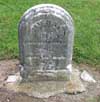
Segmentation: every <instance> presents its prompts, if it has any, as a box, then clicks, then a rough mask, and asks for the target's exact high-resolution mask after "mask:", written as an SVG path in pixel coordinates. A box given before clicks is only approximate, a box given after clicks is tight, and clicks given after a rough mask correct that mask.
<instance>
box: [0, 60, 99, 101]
mask: <svg viewBox="0 0 100 102" xmlns="http://www.w3.org/2000/svg"><path fill="white" fill-rule="evenodd" d="M18 64H19V61H18V60H16V59H13V60H3V61H0V86H1V88H0V102H100V71H96V70H95V68H92V67H89V66H87V65H82V64H81V65H78V68H79V70H87V71H88V72H89V73H90V74H91V75H92V76H93V77H94V78H95V79H96V80H97V83H96V84H93V83H91V84H90V83H88V84H89V85H88V87H87V91H86V92H84V93H79V94H77V95H70V94H66V93H61V94H57V95H56V96H52V97H49V98H47V99H43V98H42V99H40V98H35V97H30V96H28V95H27V94H24V93H15V92H14V91H10V90H7V89H4V88H2V85H4V84H3V83H4V81H5V80H6V79H7V77H8V75H11V74H14V73H16V72H18V71H19V67H18ZM75 67H77V65H75Z"/></svg>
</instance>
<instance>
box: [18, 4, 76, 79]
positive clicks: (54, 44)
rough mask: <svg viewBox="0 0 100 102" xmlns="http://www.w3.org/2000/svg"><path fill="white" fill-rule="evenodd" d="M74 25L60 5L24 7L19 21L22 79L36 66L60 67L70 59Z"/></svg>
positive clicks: (40, 68) (69, 61)
mask: <svg viewBox="0 0 100 102" xmlns="http://www.w3.org/2000/svg"><path fill="white" fill-rule="evenodd" d="M73 34H74V27H73V21H72V18H71V16H70V15H69V13H68V12H67V11H65V10H64V9H63V8H61V7H59V6H56V5H52V4H41V5H37V6H34V7H32V8H30V9H29V10H27V11H26V12H25V13H24V15H23V16H22V18H21V21H20V24H19V47H20V61H21V65H22V66H23V69H22V70H21V75H22V77H23V78H24V79H26V78H27V77H28V76H30V75H32V74H33V73H34V71H37V70H42V71H45V70H63V69H66V66H67V65H69V64H71V61H72V48H73V37H74V36H73Z"/></svg>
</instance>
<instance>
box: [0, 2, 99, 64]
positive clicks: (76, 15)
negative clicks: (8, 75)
mask: <svg viewBox="0 0 100 102" xmlns="http://www.w3.org/2000/svg"><path fill="white" fill-rule="evenodd" d="M40 3H52V4H57V5H59V6H61V7H63V8H65V9H66V10H67V11H68V12H69V13H70V14H71V15H72V17H73V19H74V26H75V40H74V42H75V43H74V54H73V60H74V61H75V62H78V63H88V64H92V65H96V66H100V0H0V59H8V58H18V55H19V53H18V51H19V50H18V23H19V20H20V17H21V16H22V15H23V13H24V12H25V11H26V10H27V9H28V8H30V7H32V6H34V5H36V4H40Z"/></svg>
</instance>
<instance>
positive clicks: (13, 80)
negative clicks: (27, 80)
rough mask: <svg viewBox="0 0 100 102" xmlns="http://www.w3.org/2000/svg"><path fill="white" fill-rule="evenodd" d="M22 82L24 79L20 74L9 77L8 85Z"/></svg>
mask: <svg viewBox="0 0 100 102" xmlns="http://www.w3.org/2000/svg"><path fill="white" fill-rule="evenodd" d="M21 80H22V77H21V76H20V75H18V74H15V75H10V76H8V78H7V80H6V83H17V82H20V81H21Z"/></svg>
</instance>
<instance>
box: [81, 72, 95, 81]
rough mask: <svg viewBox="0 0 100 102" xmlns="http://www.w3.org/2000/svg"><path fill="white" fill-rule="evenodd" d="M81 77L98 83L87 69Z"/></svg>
mask: <svg viewBox="0 0 100 102" xmlns="http://www.w3.org/2000/svg"><path fill="white" fill-rule="evenodd" d="M80 77H81V79H82V80H84V81H87V82H92V83H96V80H95V79H94V78H93V77H92V76H91V75H90V74H89V73H88V72H87V71H85V70H84V71H83V72H82V73H81V75H80Z"/></svg>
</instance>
